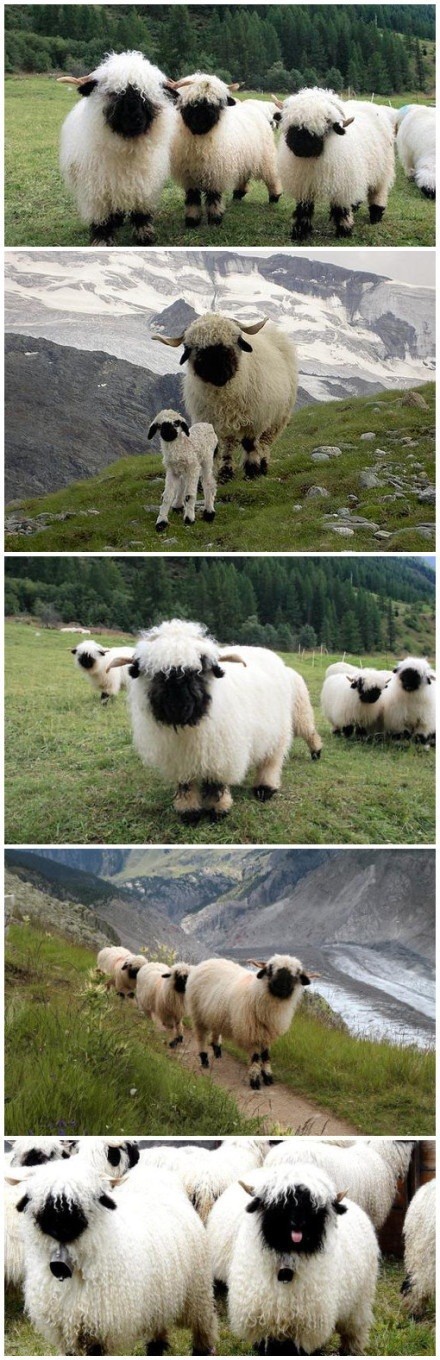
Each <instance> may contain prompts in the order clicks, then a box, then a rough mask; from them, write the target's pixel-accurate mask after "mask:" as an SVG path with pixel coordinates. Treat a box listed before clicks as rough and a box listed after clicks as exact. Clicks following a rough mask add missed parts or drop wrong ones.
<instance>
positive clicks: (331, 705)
mask: <svg viewBox="0 0 440 1360" xmlns="http://www.w3.org/2000/svg"><path fill="white" fill-rule="evenodd" d="M72 651H73V655H74V657H75V661H76V663H77V664H78V666H79V667H80V669H82V670H83V671H85V673H86V674H87V676H88V678H89V680H90V681H91V684H92V685H93V687H94V689H95V690H97V691H98V693H100V695H101V700H102V701H103V702H104V703H107V702H108V700H109V698H110V697H112V696H114V695H116V694H117V693H118V691H119V689H120V687H121V685H124V686H127V687H128V700H129V709H130V713H131V723H132V733H133V742H134V745H135V748H136V751H137V753H138V755H139V756H140V758H141V760H142V761H143V763H144V765H146V766H147V767H148V768H154V769H156V770H158V772H159V773H160V774H161V776H162V778H163V779H165V780H166V781H168V782H170V783H174V784H177V793H176V795H175V799H174V809H175V811H176V812H177V813H178V814H179V815H180V816H181V817H182V818H183V819H184V820H185V821H186V822H188V823H190V822H197V821H198V820H199V818H200V817H201V816H202V815H203V814H204V813H209V815H210V816H211V819H212V820H213V821H215V820H216V819H217V818H219V817H223V816H225V815H226V814H227V813H228V812H229V810H230V808H231V807H232V795H231V786H232V785H240V784H242V783H243V782H244V780H245V779H246V777H247V776H248V774H250V773H251V771H252V772H253V793H254V796H255V797H256V798H257V799H258V801H259V802H261V803H265V802H267V801H268V800H269V799H270V798H272V797H273V796H274V794H276V793H277V792H278V790H279V788H280V785H281V777H282V769H283V764H284V761H285V760H286V758H287V756H288V754H289V751H290V748H291V746H292V742H293V740H294V738H295V737H301V738H302V739H303V740H304V741H305V743H306V745H307V746H308V748H309V751H310V754H311V758H312V760H318V759H319V757H320V755H321V748H322V741H321V737H320V736H319V733H318V732H317V730H316V724H315V718H314V714H313V709H312V704H311V700H310V696H309V692H308V689H307V685H306V683H305V680H304V679H303V677H302V676H301V675H300V674H299V672H298V671H295V670H293V669H292V667H290V666H286V665H285V664H284V662H283V661H282V660H281V659H280V657H278V656H277V655H276V653H275V652H273V651H270V650H269V649H268V648H265V647H241V646H232V647H228V648H227V649H226V648H222V647H220V646H219V644H218V643H217V642H215V641H214V639H213V638H211V637H209V635H208V633H207V631H206V629H205V628H204V627H203V625H201V624H198V623H191V622H189V621H188V620H186V619H170V620H167V621H166V622H164V623H162V624H160V625H159V626H158V627H154V628H150V629H149V631H148V632H145V633H144V634H142V636H141V638H140V640H139V641H138V642H137V644H136V646H135V647H132V648H130V647H121V648H117V647H112V648H107V647H103V646H101V644H100V643H98V642H95V641H93V640H92V639H91V640H90V641H87V642H80V643H79V644H78V646H76V647H74V648H73V649H72ZM220 681H221V683H219V682H220ZM435 690H436V685H435V672H434V671H433V670H432V668H431V666H430V665H429V662H428V661H426V660H425V659H424V658H423V657H411V656H408V657H406V658H405V660H404V661H399V662H398V664H397V665H396V667H395V669H394V670H393V671H376V670H373V669H370V668H365V669H361V668H360V667H356V666H351V665H350V664H349V663H348V662H344V661H341V662H337V663H336V665H332V666H329V668H328V670H327V674H326V678H325V681H324V685H323V688H322V693H321V707H322V711H323V714H324V717H326V718H327V719H328V721H329V722H330V723H331V725H332V728H333V731H334V732H342V733H343V734H344V735H345V736H351V735H352V734H353V733H354V732H356V733H358V734H360V735H361V734H365V733H368V732H369V733H381V734H383V735H384V736H387V735H388V736H390V737H391V736H394V737H399V738H401V737H403V736H405V737H410V738H414V740H415V741H417V742H420V743H422V744H423V745H425V746H427V747H428V746H431V745H432V744H434V741H435Z"/></svg>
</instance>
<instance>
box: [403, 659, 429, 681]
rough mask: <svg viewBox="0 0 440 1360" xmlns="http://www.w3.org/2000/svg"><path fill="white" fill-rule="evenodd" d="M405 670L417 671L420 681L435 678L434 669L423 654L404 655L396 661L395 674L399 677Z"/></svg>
mask: <svg viewBox="0 0 440 1360" xmlns="http://www.w3.org/2000/svg"><path fill="white" fill-rule="evenodd" d="M406 670H408V671H417V672H418V674H419V675H420V678H421V680H422V682H425V683H426V682H427V681H428V680H435V671H433V670H432V667H431V666H430V664H429V661H427V659H426V657H425V656H406V657H405V658H404V660H403V661H399V662H398V664H397V666H396V669H395V674H396V675H398V676H399V679H401V678H402V675H404V673H405V671H406Z"/></svg>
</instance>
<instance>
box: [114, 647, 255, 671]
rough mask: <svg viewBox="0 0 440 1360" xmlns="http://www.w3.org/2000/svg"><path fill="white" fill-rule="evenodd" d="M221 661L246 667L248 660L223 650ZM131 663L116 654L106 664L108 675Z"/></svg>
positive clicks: (124, 657) (127, 658)
mask: <svg viewBox="0 0 440 1360" xmlns="http://www.w3.org/2000/svg"><path fill="white" fill-rule="evenodd" d="M219 661H235V662H237V664H238V665H239V666H244V667H246V662H245V661H243V657H242V656H234V655H233V654H232V653H229V652H222V653H221V655H220V656H219ZM131 664H133V663H131ZM129 665H130V658H129V657H126V656H115V657H114V660H113V661H110V664H109V665H108V666H106V675H108V672H109V671H111V670H114V669H115V668H116V667H117V666H129Z"/></svg>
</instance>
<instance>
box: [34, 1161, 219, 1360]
mask: <svg viewBox="0 0 440 1360" xmlns="http://www.w3.org/2000/svg"><path fill="white" fill-rule="evenodd" d="M75 1164H76V1165H75ZM138 1173H139V1168H138V1167H135V1168H134V1170H133V1171H132V1172H130V1176H129V1177H128V1179H127V1180H126V1181H125V1182H124V1183H119V1184H117V1185H116V1186H115V1188H114V1189H111V1188H110V1187H111V1184H112V1183H111V1181H109V1178H108V1177H105V1176H101V1175H99V1174H98V1173H97V1171H96V1170H95V1169H94V1168H93V1167H92V1166H90V1165H88V1166H87V1165H86V1164H85V1162H84V1161H83V1159H82V1158H80V1157H78V1158H74V1159H73V1160H72V1161H71V1162H70V1163H69V1170H68V1171H67V1170H65V1169H64V1168H63V1170H62V1173H60V1172H59V1173H58V1174H57V1173H56V1172H55V1171H54V1170H53V1169H52V1168H45V1169H42V1170H41V1171H40V1172H39V1175H38V1181H37V1180H36V1179H35V1181H33V1182H32V1184H30V1185H29V1188H28V1189H27V1190H26V1193H25V1194H24V1195H23V1196H22V1199H21V1201H20V1202H19V1204H18V1206H17V1207H18V1209H19V1211H21V1212H22V1214H23V1237H24V1241H25V1267H26V1274H25V1306H26V1311H27V1313H28V1314H29V1317H30V1319H31V1321H32V1323H33V1325H34V1327H36V1328H37V1330H38V1331H39V1332H41V1333H42V1335H43V1336H44V1338H45V1339H46V1340H47V1341H48V1342H49V1343H50V1344H51V1345H52V1346H54V1347H55V1350H56V1353H57V1354H58V1355H67V1354H71V1355H81V1354H84V1353H85V1354H88V1355H97V1354H98V1355H102V1354H107V1355H131V1354H133V1347H134V1346H135V1345H136V1343H137V1342H138V1341H140V1340H141V1339H142V1341H143V1342H144V1344H145V1342H147V1343H148V1351H147V1354H154V1355H162V1354H163V1353H164V1351H165V1350H166V1348H167V1329H168V1327H170V1326H174V1325H181V1326H188V1327H190V1328H191V1330H192V1334H193V1354H196V1355H207V1354H211V1353H212V1352H213V1348H214V1345H215V1337H216V1326H215V1314H214V1307H213V1298H212V1286H211V1280H210V1263H209V1257H208V1245H207V1241H206V1233H205V1230H204V1228H203V1225H202V1224H201V1222H200V1219H199V1218H198V1215H197V1214H196V1213H195V1211H194V1209H193V1208H192V1206H191V1204H190V1203H189V1201H188V1199H187V1197H186V1195H185V1194H184V1192H183V1190H182V1188H181V1186H180V1185H179V1182H178V1180H177V1179H175V1178H174V1177H171V1176H169V1175H161V1173H160V1172H159V1171H158V1170H157V1169H156V1168H154V1173H153V1174H152V1175H151V1176H147V1174H146V1171H145V1168H142V1171H141V1172H140V1174H138ZM109 1210H112V1211H113V1212H109ZM109 1282H111V1287H110V1286H109Z"/></svg>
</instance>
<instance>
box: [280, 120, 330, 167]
mask: <svg viewBox="0 0 440 1360" xmlns="http://www.w3.org/2000/svg"><path fill="white" fill-rule="evenodd" d="M286 142H287V145H288V148H289V151H293V155H294V156H301V157H303V158H304V159H306V160H308V159H309V158H310V159H311V160H313V159H316V157H317V156H320V155H321V153H322V151H323V148H324V138H323V137H318V135H317V133H316V132H309V129H308V128H306V127H289V128H288V129H287V132H286Z"/></svg>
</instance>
